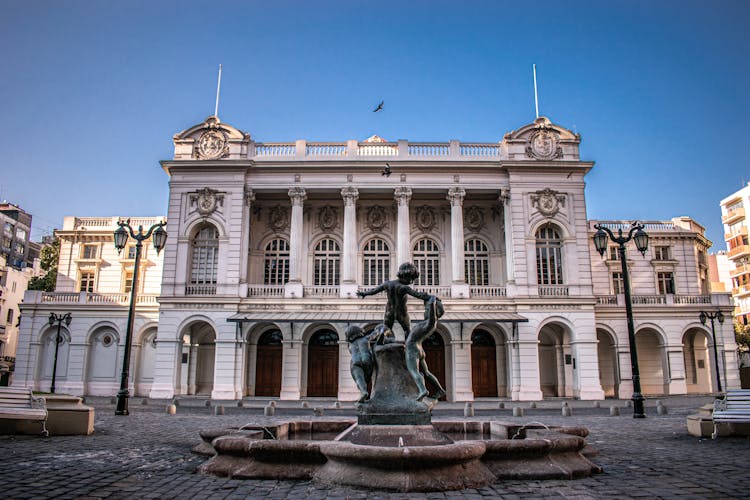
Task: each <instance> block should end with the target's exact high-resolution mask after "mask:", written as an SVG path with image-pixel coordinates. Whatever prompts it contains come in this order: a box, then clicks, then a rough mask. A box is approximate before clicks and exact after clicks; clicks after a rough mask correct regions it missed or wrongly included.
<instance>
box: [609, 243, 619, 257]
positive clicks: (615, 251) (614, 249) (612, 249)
mask: <svg viewBox="0 0 750 500" xmlns="http://www.w3.org/2000/svg"><path fill="white" fill-rule="evenodd" d="M609 260H620V247H618V246H615V245H610V246H609Z"/></svg>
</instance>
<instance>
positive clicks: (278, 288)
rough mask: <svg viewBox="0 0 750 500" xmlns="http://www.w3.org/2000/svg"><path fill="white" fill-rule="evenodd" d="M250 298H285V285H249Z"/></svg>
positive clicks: (248, 293) (248, 294)
mask: <svg viewBox="0 0 750 500" xmlns="http://www.w3.org/2000/svg"><path fill="white" fill-rule="evenodd" d="M247 296H248V297H283V296H284V285H248V287H247Z"/></svg>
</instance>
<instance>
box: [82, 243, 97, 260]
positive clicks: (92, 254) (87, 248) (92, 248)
mask: <svg viewBox="0 0 750 500" xmlns="http://www.w3.org/2000/svg"><path fill="white" fill-rule="evenodd" d="M98 254H99V245H83V248H82V249H81V258H82V259H96V257H97V255H98Z"/></svg>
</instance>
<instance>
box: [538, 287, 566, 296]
mask: <svg viewBox="0 0 750 500" xmlns="http://www.w3.org/2000/svg"><path fill="white" fill-rule="evenodd" d="M538 290H539V296H540V297H567V296H568V295H569V294H570V292H569V290H568V287H567V286H566V285H539V288H538Z"/></svg>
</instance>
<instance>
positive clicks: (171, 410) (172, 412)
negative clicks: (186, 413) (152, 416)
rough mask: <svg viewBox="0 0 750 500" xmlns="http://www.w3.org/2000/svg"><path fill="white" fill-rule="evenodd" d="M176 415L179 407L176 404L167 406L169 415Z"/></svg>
mask: <svg viewBox="0 0 750 500" xmlns="http://www.w3.org/2000/svg"><path fill="white" fill-rule="evenodd" d="M176 413H177V405H175V404H171V405H167V414H168V415H175V414H176Z"/></svg>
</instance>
